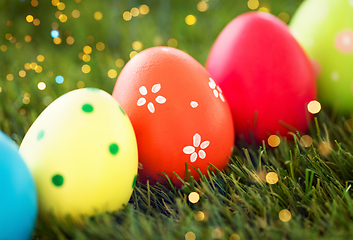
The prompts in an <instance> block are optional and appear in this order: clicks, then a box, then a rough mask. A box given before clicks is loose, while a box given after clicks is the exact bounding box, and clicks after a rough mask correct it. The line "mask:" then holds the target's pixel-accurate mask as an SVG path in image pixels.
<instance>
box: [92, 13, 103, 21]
mask: <svg viewBox="0 0 353 240" xmlns="http://www.w3.org/2000/svg"><path fill="white" fill-rule="evenodd" d="M93 17H94V19H96V20H97V21H99V20H102V18H103V13H102V12H99V11H97V12H95V13H94V14H93Z"/></svg>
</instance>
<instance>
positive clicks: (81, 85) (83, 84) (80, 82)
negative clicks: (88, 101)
mask: <svg viewBox="0 0 353 240" xmlns="http://www.w3.org/2000/svg"><path fill="white" fill-rule="evenodd" d="M76 86H77V87H78V88H84V87H85V82H84V81H78V82H77V84H76Z"/></svg>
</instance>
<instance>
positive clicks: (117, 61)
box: [115, 58, 125, 68]
mask: <svg viewBox="0 0 353 240" xmlns="http://www.w3.org/2000/svg"><path fill="white" fill-rule="evenodd" d="M124 64H125V62H124V60H123V59H121V58H119V59H117V60H116V61H115V66H117V67H118V68H122V67H124Z"/></svg>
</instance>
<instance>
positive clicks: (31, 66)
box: [29, 62, 38, 70]
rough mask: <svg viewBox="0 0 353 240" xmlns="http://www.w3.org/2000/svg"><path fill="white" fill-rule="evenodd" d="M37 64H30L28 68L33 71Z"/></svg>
mask: <svg viewBox="0 0 353 240" xmlns="http://www.w3.org/2000/svg"><path fill="white" fill-rule="evenodd" d="M37 65H38V64H37V63H36V62H31V64H30V65H29V67H30V68H31V69H32V70H34V69H35V68H36V67H37Z"/></svg>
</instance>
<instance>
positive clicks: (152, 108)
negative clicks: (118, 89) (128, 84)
mask: <svg viewBox="0 0 353 240" xmlns="http://www.w3.org/2000/svg"><path fill="white" fill-rule="evenodd" d="M161 88H162V87H161V84H155V85H153V86H152V89H151V91H152V93H157V92H159V90H161ZM139 92H140V93H141V95H142V96H146V95H147V93H148V91H147V88H146V87H145V86H142V87H140V88H139ZM155 100H156V102H157V103H159V104H163V103H165V102H166V101H167V99H166V98H165V97H163V96H160V95H159V96H157V97H156V98H155ZM146 102H147V100H146V98H144V97H141V98H139V100H137V106H139V107H140V106H143V105H145V104H146ZM147 108H148V110H149V111H150V112H151V113H154V112H155V111H156V109H155V106H154V104H153V102H149V103H148V104H147Z"/></svg>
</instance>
